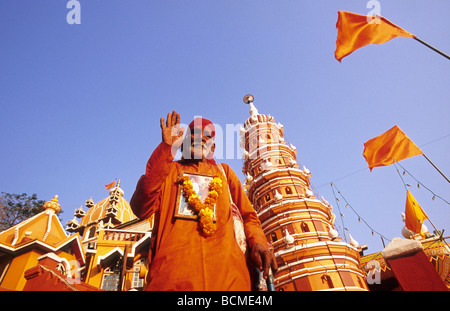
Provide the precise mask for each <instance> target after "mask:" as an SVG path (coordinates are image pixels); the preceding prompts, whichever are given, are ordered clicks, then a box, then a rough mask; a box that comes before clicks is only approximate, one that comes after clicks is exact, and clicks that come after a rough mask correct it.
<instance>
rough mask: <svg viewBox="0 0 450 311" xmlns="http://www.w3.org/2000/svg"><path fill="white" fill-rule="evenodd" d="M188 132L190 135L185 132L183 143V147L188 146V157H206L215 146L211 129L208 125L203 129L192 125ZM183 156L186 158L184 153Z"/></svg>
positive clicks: (197, 158) (199, 158) (198, 158)
mask: <svg viewBox="0 0 450 311" xmlns="http://www.w3.org/2000/svg"><path fill="white" fill-rule="evenodd" d="M190 132H191V133H190V135H189V133H187V135H186V137H185V141H184V143H183V147H184V148H186V149H188V148H189V149H188V150H189V155H190V159H196V160H201V159H206V158H207V157H208V155H209V154H210V152H214V148H215V146H214V138H213V137H212V131H211V129H210V128H209V127H208V126H205V128H204V129H202V128H201V127H194V129H192V130H190ZM184 158H185V159H187V158H188V157H186V154H185V156H184Z"/></svg>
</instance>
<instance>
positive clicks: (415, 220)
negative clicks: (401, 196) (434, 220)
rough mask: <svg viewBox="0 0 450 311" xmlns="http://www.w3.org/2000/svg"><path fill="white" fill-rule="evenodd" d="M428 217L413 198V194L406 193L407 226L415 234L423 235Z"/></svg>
mask: <svg viewBox="0 0 450 311" xmlns="http://www.w3.org/2000/svg"><path fill="white" fill-rule="evenodd" d="M427 218H428V216H427V214H425V212H424V211H423V210H422V208H421V207H420V205H419V203H417V201H416V199H415V198H414V197H413V196H412V194H411V192H409V190H407V192H406V206H405V226H406V228H408V229H409V230H411V231H413V232H415V233H421V230H422V224H423V222H424V220H425V219H427Z"/></svg>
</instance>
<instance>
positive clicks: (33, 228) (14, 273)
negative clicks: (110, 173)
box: [0, 181, 153, 291]
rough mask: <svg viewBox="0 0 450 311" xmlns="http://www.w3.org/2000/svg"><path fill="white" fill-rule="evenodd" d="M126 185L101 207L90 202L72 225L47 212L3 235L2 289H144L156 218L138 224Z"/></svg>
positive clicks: (49, 205)
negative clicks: (126, 197)
mask: <svg viewBox="0 0 450 311" xmlns="http://www.w3.org/2000/svg"><path fill="white" fill-rule="evenodd" d="M123 194H124V192H123V190H122V189H121V188H120V181H119V182H118V183H117V185H116V186H115V187H113V188H112V189H110V191H109V196H108V197H106V198H105V199H103V200H101V201H100V202H98V203H94V202H93V201H92V199H89V200H87V201H86V205H85V207H86V209H87V211H84V210H83V208H82V207H80V208H78V209H76V210H75V213H74V216H75V217H74V219H73V220H70V221H68V222H67V224H66V226H67V227H66V231H67V232H69V233H72V234H71V235H67V234H66V232H65V231H64V228H63V227H62V225H61V223H60V221H59V219H58V217H57V216H56V215H55V211H59V210H60V209H61V207H60V205H59V203H58V199H57V196H56V197H55V198H54V199H52V200H51V201H48V202H46V203H45V204H44V205H43V209H44V211H43V212H41V213H40V214H37V215H35V216H33V217H31V218H29V219H28V220H26V221H24V222H22V223H20V224H18V225H16V226H14V227H12V228H9V229H8V230H5V231H3V232H1V233H0V290H55V291H56V290H67V291H78V290H83V291H86V290H91V291H92V290H106V291H120V290H124V291H125V290H142V289H143V287H144V285H145V281H144V280H145V276H146V272H147V256H148V250H149V245H150V239H151V229H152V225H153V224H152V221H153V219H145V220H140V219H138V218H137V217H136V216H135V215H134V214H133V212H132V211H131V207H130V204H129V203H128V202H127V200H125V198H124V197H123Z"/></svg>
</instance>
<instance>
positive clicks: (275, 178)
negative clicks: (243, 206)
mask: <svg viewBox="0 0 450 311" xmlns="http://www.w3.org/2000/svg"><path fill="white" fill-rule="evenodd" d="M244 102H245V103H247V104H249V105H250V117H249V118H248V119H247V120H246V121H245V123H244V125H243V127H242V128H241V146H242V147H243V148H244V151H243V156H244V165H243V173H244V175H245V176H246V179H245V183H244V187H245V188H246V191H247V195H248V197H249V199H250V201H251V202H252V203H253V206H254V207H255V210H256V211H257V213H258V216H259V218H260V220H261V224H262V228H263V230H264V233H265V235H266V237H267V240H268V241H269V242H270V243H271V247H272V248H273V252H274V254H275V257H276V259H277V263H278V267H279V269H278V271H277V273H276V274H275V275H274V283H275V289H276V290H294V291H295V290H296V291H316V290H367V289H368V287H367V284H366V281H365V273H364V272H362V271H361V270H360V262H359V259H360V255H359V252H360V251H361V249H359V248H358V244H357V242H356V241H355V240H354V239H352V238H351V242H350V244H348V243H345V242H343V241H342V238H340V237H339V236H338V233H337V232H336V230H335V229H334V219H335V215H334V214H333V213H332V207H331V205H330V204H329V203H328V202H327V201H326V200H325V199H323V198H321V199H318V198H317V197H316V196H315V195H314V193H313V192H312V191H311V184H310V178H311V173H310V171H309V170H308V169H307V168H306V167H304V166H303V167H302V168H299V164H298V163H297V161H296V159H297V156H296V155H297V150H296V148H295V147H294V146H292V145H287V143H286V141H285V139H284V134H283V132H284V128H283V125H282V124H280V123H275V120H274V118H273V117H272V116H270V115H263V114H260V113H259V112H258V110H257V109H256V107H255V106H254V104H253V96H252V95H246V96H245V97H244Z"/></svg>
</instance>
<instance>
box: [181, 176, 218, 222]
mask: <svg viewBox="0 0 450 311" xmlns="http://www.w3.org/2000/svg"><path fill="white" fill-rule="evenodd" d="M180 176H186V177H188V178H189V180H190V181H191V183H192V188H193V191H194V192H195V193H196V194H197V195H198V197H199V198H200V202H202V203H204V202H205V199H206V197H207V196H208V193H209V183H210V182H211V180H212V179H213V176H212V175H209V174H203V173H197V172H181V173H180ZM180 179H181V178H180ZM174 217H175V218H181V219H187V220H198V216H197V213H196V212H195V210H194V208H193V207H192V206H191V205H190V204H189V203H188V200H187V198H186V196H185V192H184V190H183V185H182V184H181V183H178V189H177V199H176V203H175V211H174ZM213 219H214V222H215V221H216V205H214V208H213Z"/></svg>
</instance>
